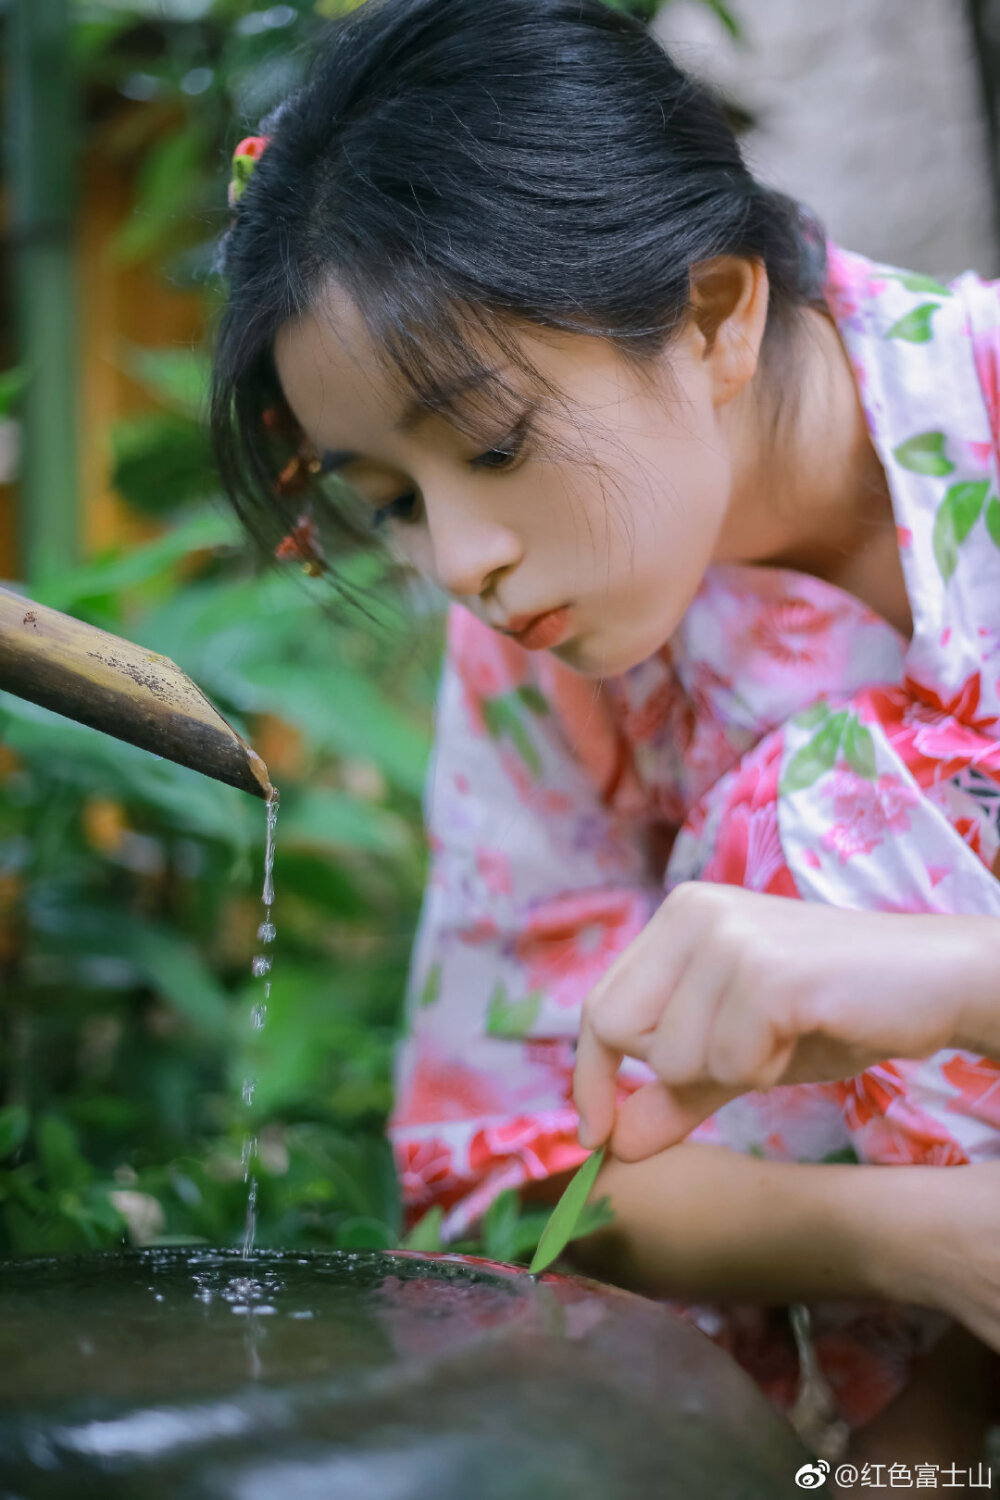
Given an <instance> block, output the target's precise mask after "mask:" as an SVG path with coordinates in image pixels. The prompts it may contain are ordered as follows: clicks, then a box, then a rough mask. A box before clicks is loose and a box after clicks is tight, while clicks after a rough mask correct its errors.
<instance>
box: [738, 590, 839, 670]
mask: <svg viewBox="0 0 1000 1500" xmlns="http://www.w3.org/2000/svg"><path fill="white" fill-rule="evenodd" d="M835 625H836V616H835V615H834V613H833V612H832V610H829V609H821V608H819V606H817V605H815V604H812V603H810V601H809V600H808V599H801V598H798V597H796V596H795V595H791V596H789V595H787V594H786V595H782V596H780V597H778V598H775V599H768V598H766V597H764V598H762V600H761V608H760V609H759V610H758V611H756V613H755V617H754V619H753V622H752V624H751V626H750V629H749V632H748V635H747V639H748V640H749V642H750V643H751V645H752V646H754V647H756V648H757V650H759V651H760V652H762V653H763V654H764V655H766V656H767V657H768V658H770V660H771V661H772V662H773V663H774V666H775V668H777V669H778V670H785V671H801V670H810V669H814V668H816V667H817V666H819V665H820V664H821V663H823V662H826V661H828V660H829V657H830V651H831V645H832V643H833V642H834V639H835V632H834V627H835Z"/></svg>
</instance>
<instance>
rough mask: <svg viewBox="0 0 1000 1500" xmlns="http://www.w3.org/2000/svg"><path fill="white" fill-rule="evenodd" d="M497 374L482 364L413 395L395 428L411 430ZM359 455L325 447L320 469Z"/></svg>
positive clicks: (333, 468) (351, 460) (331, 468)
mask: <svg viewBox="0 0 1000 1500" xmlns="http://www.w3.org/2000/svg"><path fill="white" fill-rule="evenodd" d="M496 375H497V371H496V370H494V369H488V368H487V367H486V366H483V367H481V368H480V369H478V370H473V371H472V372H471V373H470V374H468V375H460V376H457V377H456V378H455V379H454V380H449V381H448V382H446V383H445V384H442V385H437V386H434V387H433V389H432V390H431V391H429V392H428V393H427V395H426V396H416V397H414V399H413V400H412V401H410V402H409V403H408V405H407V406H406V407H405V409H404V411H403V414H402V416H401V417H400V419H399V421H398V422H397V423H396V431H397V432H401V433H410V432H412V431H413V429H414V428H415V427H419V425H420V423H421V422H424V421H426V420H427V418H428V417H430V416H433V415H435V414H438V415H440V414H442V413H444V412H447V411H450V410H452V409H453V407H454V405H455V402H456V401H457V399H458V397H459V396H464V395H466V394H467V393H468V392H469V391H475V390H481V389H482V387H483V386H484V385H488V384H489V382H490V381H491V380H493V379H495V377H496ZM359 457H360V455H359V454H357V453H352V452H351V451H350V449H346V448H332V449H328V450H327V451H326V452H324V453H323V454H322V457H321V463H322V465H323V472H324V474H330V473H334V472H335V471H336V470H337V469H344V468H346V467H347V465H348V464H352V463H356V462H357V460H358V458H359Z"/></svg>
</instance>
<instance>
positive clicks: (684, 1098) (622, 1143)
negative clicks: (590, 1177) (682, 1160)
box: [611, 1082, 743, 1161]
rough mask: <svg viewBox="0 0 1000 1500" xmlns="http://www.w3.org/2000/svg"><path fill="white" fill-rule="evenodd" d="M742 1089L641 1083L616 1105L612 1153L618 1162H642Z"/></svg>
mask: <svg viewBox="0 0 1000 1500" xmlns="http://www.w3.org/2000/svg"><path fill="white" fill-rule="evenodd" d="M742 1092H743V1090H742V1089H738V1088H725V1087H724V1086H723V1085H722V1084H720V1083H689V1084H683V1085H680V1086H678V1087H677V1088H671V1087H670V1086H669V1085H668V1084H665V1083H659V1082H653V1083H644V1084H643V1085H642V1087H641V1088H639V1089H636V1091H635V1093H634V1094H630V1095H629V1097H628V1098H627V1099H626V1100H625V1102H624V1103H623V1104H620V1105H619V1107H618V1118H617V1121H616V1123H615V1128H614V1134H613V1135H612V1137H611V1152H612V1155H614V1156H616V1157H618V1159H619V1160H620V1161H644V1160H645V1159H646V1157H647V1156H655V1154H656V1152H657V1151H664V1150H666V1148H667V1147H668V1146H676V1145H677V1143H678V1141H682V1140H683V1139H684V1137H685V1136H687V1135H690V1133H691V1131H692V1130H693V1129H694V1128H695V1126H696V1125H700V1124H701V1122H702V1121H703V1120H707V1119H708V1117H709V1115H714V1114H715V1111H716V1110H717V1109H721V1108H722V1106H723V1104H728V1102H729V1100H730V1099H735V1098H736V1097H737V1095H739V1094H740V1093H742Z"/></svg>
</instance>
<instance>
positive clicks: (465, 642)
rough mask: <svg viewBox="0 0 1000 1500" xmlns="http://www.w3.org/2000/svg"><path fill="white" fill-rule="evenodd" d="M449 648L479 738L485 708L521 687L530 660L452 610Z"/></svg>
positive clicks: (486, 628) (464, 611)
mask: <svg viewBox="0 0 1000 1500" xmlns="http://www.w3.org/2000/svg"><path fill="white" fill-rule="evenodd" d="M448 648H449V654H450V657H451V660H452V662H453V663H454V666H455V670H456V671H457V673H458V676H459V679H460V680H461V683H462V686H463V688H464V690H465V705H466V710H467V712H468V715H469V722H470V723H471V725H472V727H473V729H474V731H475V732H476V734H485V733H486V726H485V724H484V722H483V711H482V704H483V700H484V699H486V698H498V697H499V696H500V695H501V694H502V693H509V692H511V691H512V690H513V689H514V688H516V687H520V686H521V684H522V683H523V681H524V679H525V677H526V675H527V656H526V653H525V652H524V650H523V649H522V647H520V646H519V645H518V644H517V642H516V641H512V640H508V639H507V637H506V636H502V635H500V634H498V633H497V632H496V631H495V630H491V629H490V628H489V626H488V625H484V624H483V623H482V622H481V621H480V620H477V619H476V617H475V615H472V614H470V613H469V611H468V610H467V609H458V608H456V609H453V610H452V612H451V616H450V618H449V624H448Z"/></svg>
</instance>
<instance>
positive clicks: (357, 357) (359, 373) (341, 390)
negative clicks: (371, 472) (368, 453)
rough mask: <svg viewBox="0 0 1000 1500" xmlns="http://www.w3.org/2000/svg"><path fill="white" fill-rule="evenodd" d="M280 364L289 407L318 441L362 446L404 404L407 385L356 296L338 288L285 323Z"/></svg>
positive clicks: (278, 343)
mask: <svg viewBox="0 0 1000 1500" xmlns="http://www.w3.org/2000/svg"><path fill="white" fill-rule="evenodd" d="M274 363H275V369H276V370H277V374H278V379H279V380H280V382H281V387H282V390H283V391H284V393H285V398H286V400H287V401H288V404H289V406H290V407H291V408H292V411H293V412H294V413H295V415H296V417H297V418H298V420H299V422H300V423H301V425H302V427H303V428H304V429H305V431H306V433H307V434H308V436H309V437H310V438H311V439H312V440H313V442H314V443H316V444H318V445H322V446H324V447H339V448H345V447H351V448H355V447H356V448H361V447H362V444H361V442H360V439H361V438H362V437H365V436H371V435H373V434H379V433H382V434H384V433H385V431H386V429H387V428H390V427H391V426H392V425H393V423H394V422H395V421H396V420H398V418H399V416H400V415H401V413H402V408H403V405H404V403H405V392H404V391H403V389H402V382H400V381H399V380H394V379H393V378H392V373H391V371H390V369H389V368H387V365H386V363H385V361H383V360H381V359H380V358H379V357H378V353H377V350H376V349H375V346H374V344H373V343H372V340H371V336H370V335H369V333H368V330H367V328H366V327H365V323H364V320H363V318H362V316H361V314H360V312H359V311H358V308H357V307H356V305H355V303H354V302H353V301H352V300H351V298H350V297H349V296H348V295H347V294H346V292H343V291H342V290H340V289H339V288H333V289H331V290H330V291H328V292H325V293H324V294H323V296H322V297H320V298H317V299H316V301H315V303H314V304H313V305H312V306H311V307H310V308H309V309H308V310H307V311H306V312H304V313H302V314H300V315H299V316H298V317H296V318H292V319H290V320H289V321H288V322H287V323H284V324H282V326H281V327H280V328H279V329H278V332H277V334H276V336H275V340H274Z"/></svg>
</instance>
